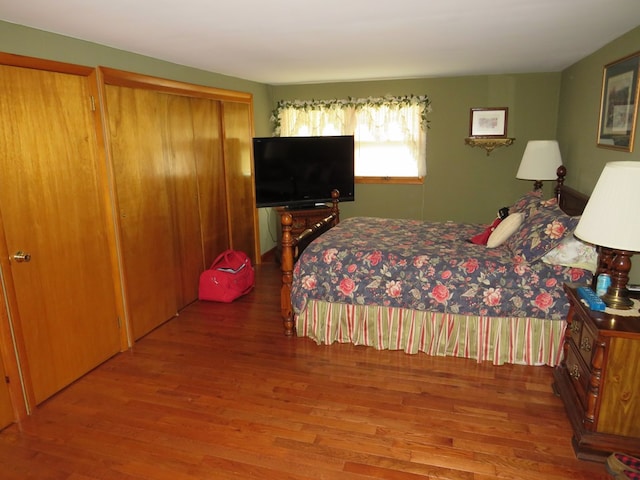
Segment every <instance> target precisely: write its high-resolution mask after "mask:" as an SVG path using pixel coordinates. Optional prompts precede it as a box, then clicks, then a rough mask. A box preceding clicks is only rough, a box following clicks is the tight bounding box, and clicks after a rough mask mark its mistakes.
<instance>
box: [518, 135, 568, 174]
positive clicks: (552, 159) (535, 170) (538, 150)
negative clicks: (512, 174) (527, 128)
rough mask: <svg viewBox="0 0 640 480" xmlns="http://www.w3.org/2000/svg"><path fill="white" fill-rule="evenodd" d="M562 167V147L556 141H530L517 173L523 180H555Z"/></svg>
mask: <svg viewBox="0 0 640 480" xmlns="http://www.w3.org/2000/svg"><path fill="white" fill-rule="evenodd" d="M560 165H562V157H561V156H560V147H559V146H558V142H557V141H555V140H530V141H529V142H527V147H526V148H525V149H524V155H522V161H521V162H520V167H519V168H518V173H516V178H519V179H521V180H555V179H556V178H557V176H558V175H557V173H556V171H557V170H558V167H559V166H560Z"/></svg>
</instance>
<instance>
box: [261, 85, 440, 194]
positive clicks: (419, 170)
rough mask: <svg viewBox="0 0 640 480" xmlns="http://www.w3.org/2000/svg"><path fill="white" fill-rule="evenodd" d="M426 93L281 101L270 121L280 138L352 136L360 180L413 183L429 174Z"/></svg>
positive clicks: (356, 168)
mask: <svg viewBox="0 0 640 480" xmlns="http://www.w3.org/2000/svg"><path fill="white" fill-rule="evenodd" d="M430 111H431V107H430V100H429V98H428V97H426V96H414V95H409V96H404V97H384V98H365V99H352V98H349V99H346V100H320V101H318V100H312V101H300V100H295V101H280V102H278V106H277V108H276V110H275V111H274V114H273V117H272V121H273V122H274V124H275V134H276V135H282V136H312V135H354V137H355V146H356V147H355V148H356V151H355V173H356V178H357V181H360V182H363V183H364V182H394V181H395V182H403V181H406V182H411V181H416V180H419V179H421V178H423V177H424V176H425V174H426V145H427V132H426V130H427V127H428V120H427V113H429V112H430Z"/></svg>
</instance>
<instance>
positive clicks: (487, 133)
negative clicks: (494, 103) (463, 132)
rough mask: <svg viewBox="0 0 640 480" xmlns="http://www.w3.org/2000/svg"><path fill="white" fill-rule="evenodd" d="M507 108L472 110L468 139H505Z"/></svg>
mask: <svg viewBox="0 0 640 480" xmlns="http://www.w3.org/2000/svg"><path fill="white" fill-rule="evenodd" d="M508 113H509V109H508V108H472V109H471V118H470V121H469V136H470V137H491V138H494V137H506V136H507V115H508Z"/></svg>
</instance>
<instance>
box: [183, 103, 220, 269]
mask: <svg viewBox="0 0 640 480" xmlns="http://www.w3.org/2000/svg"><path fill="white" fill-rule="evenodd" d="M191 109H192V112H193V128H194V135H195V137H196V138H197V139H198V141H197V142H196V149H195V154H196V169H197V172H198V194H199V200H200V224H201V226H202V249H203V255H204V266H205V267H206V268H209V267H210V266H211V263H212V262H213V260H214V259H215V258H216V257H217V256H218V255H219V254H220V253H221V252H223V251H224V250H226V249H227V248H229V245H230V243H229V228H228V225H227V191H226V186H225V181H224V176H225V171H224V160H223V156H222V122H221V119H220V115H221V106H220V102H219V101H217V100H209V99H204V98H192V99H191Z"/></svg>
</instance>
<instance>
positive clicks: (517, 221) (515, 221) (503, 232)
mask: <svg viewBox="0 0 640 480" xmlns="http://www.w3.org/2000/svg"><path fill="white" fill-rule="evenodd" d="M523 220H524V213H522V212H516V213H512V214H510V215H509V216H508V217H507V218H505V219H504V220H503V221H502V222H500V225H498V226H497V227H496V228H495V230H494V231H493V233H492V234H491V236H490V237H489V239H488V240H487V247H488V248H496V247H499V246H500V245H502V244H503V243H504V242H505V240H506V239H507V238H509V237H510V236H511V235H513V234H514V233H515V232H517V231H518V229H519V228H520V225H522V222H523Z"/></svg>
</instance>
